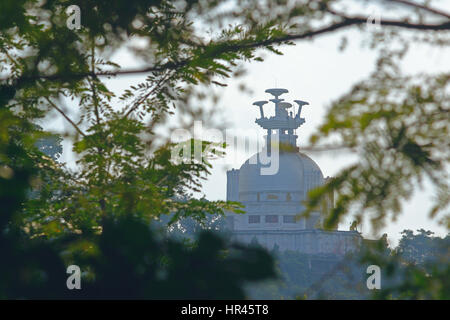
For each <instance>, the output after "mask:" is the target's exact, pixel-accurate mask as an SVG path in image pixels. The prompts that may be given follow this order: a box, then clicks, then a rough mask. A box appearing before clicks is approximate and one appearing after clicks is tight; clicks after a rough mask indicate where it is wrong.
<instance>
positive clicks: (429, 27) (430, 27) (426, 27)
mask: <svg viewBox="0 0 450 320" xmlns="http://www.w3.org/2000/svg"><path fill="white" fill-rule="evenodd" d="M328 10H329V11H330V12H331V13H333V14H334V15H337V16H340V17H342V18H343V20H342V21H341V22H336V23H334V24H331V25H329V26H327V27H323V28H320V29H317V30H313V31H308V32H305V33H301V34H291V35H286V36H283V37H278V38H273V39H268V40H265V41H259V42H246V41H243V42H242V43H239V44H235V45H228V46H224V48H223V50H221V51H220V52H236V51H239V50H242V49H252V48H253V49H254V48H260V47H264V46H268V45H273V44H283V43H286V42H289V41H294V40H302V39H310V38H313V37H315V36H319V35H322V34H326V33H329V32H333V31H337V30H341V29H345V28H348V27H351V26H355V25H362V24H366V23H367V18H366V17H360V16H355V17H347V16H345V15H341V14H339V13H336V12H334V11H331V9H328ZM380 25H382V26H390V27H399V28H405V29H411V30H422V31H444V30H450V22H443V23H439V24H420V23H419V24H417V23H409V22H405V21H398V20H380ZM207 57H208V58H213V57H214V56H212V55H208V56H207ZM190 62H191V59H185V60H181V61H178V62H167V63H165V64H162V65H158V66H150V67H146V68H141V69H128V70H118V71H103V72H85V73H72V74H64V75H62V74H54V75H33V76H28V77H23V78H22V79H21V80H22V81H26V80H36V79H46V80H64V79H69V78H72V79H73V78H80V79H81V78H84V77H88V76H91V77H101V76H118V75H133V74H140V73H149V72H162V71H166V70H176V69H178V68H181V67H184V66H186V65H188V64H189V63H190Z"/></svg>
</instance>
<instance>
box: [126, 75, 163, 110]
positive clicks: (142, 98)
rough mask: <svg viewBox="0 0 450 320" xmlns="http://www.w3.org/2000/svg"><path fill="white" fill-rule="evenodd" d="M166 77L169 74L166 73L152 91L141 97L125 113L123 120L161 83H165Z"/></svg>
mask: <svg viewBox="0 0 450 320" xmlns="http://www.w3.org/2000/svg"><path fill="white" fill-rule="evenodd" d="M168 75H169V73H166V74H165V75H164V76H163V77H162V78H161V79H160V80H159V81H158V83H156V84H155V86H154V88H153V89H152V90H150V91H149V92H148V93H147V94H145V95H144V96H143V97H141V98H140V99H139V100H138V101H136V102H135V103H134V104H133V105H132V106H131V108H130V110H128V111H127V113H125V116H124V118H126V117H128V116H129V115H130V114H131V113H132V112H133V111H134V110H136V108H138V107H139V105H140V104H141V103H143V102H144V101H145V100H146V99H147V98H148V97H149V96H150V95H152V94H153V93H154V92H155V91H156V89H158V88H159V87H160V86H161V85H162V84H163V83H164V81H166V80H167V79H168Z"/></svg>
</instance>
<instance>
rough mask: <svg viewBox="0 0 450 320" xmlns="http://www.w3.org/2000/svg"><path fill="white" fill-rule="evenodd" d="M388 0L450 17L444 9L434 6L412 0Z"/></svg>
mask: <svg viewBox="0 0 450 320" xmlns="http://www.w3.org/2000/svg"><path fill="white" fill-rule="evenodd" d="M388 1H391V2H396V3H398V4H403V5H406V6H410V7H414V8H417V9H421V10H424V11H428V12H430V13H433V14H436V15H439V16H442V17H446V18H448V19H450V14H448V13H446V12H444V11H440V10H437V9H434V8H430V7H427V6H424V5H421V4H419V3H414V2H411V1H407V0H388Z"/></svg>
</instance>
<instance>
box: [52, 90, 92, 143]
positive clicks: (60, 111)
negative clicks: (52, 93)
mask: <svg viewBox="0 0 450 320" xmlns="http://www.w3.org/2000/svg"><path fill="white" fill-rule="evenodd" d="M45 100H47V101H48V103H49V104H50V105H51V106H52V107H53V108H54V109H55V110H56V111H58V112H59V113H60V114H61V115H62V116H63V117H64V118H65V119H66V120H67V121H68V122H69V123H70V124H71V125H72V126H73V127H74V128H75V130H77V132H78V133H79V134H81V135H82V136H83V137H86V135H85V134H84V133H83V131H81V129H80V128H79V127H78V126H77V125H76V124H75V122H73V121H72V119H70V118H69V116H67V115H66V114H65V112H64V111H62V110H61V109H60V108H59V107H58V106H57V105H56V104H55V103H54V102H53V101H52V100H50V98H49V97H45Z"/></svg>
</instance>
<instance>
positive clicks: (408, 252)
mask: <svg viewBox="0 0 450 320" xmlns="http://www.w3.org/2000/svg"><path fill="white" fill-rule="evenodd" d="M402 235H403V236H402V238H401V239H400V241H399V244H398V245H397V247H395V248H392V249H391V248H389V247H388V243H387V237H386V235H384V236H383V237H381V239H379V240H364V242H363V246H362V247H361V250H360V251H357V252H353V253H349V254H347V255H346V256H345V257H342V256H336V255H312V254H303V253H299V252H294V251H284V252H280V251H278V250H277V249H274V250H272V251H271V254H272V255H273V256H274V258H275V264H276V272H277V278H276V279H271V280H266V281H264V282H262V283H257V284H252V285H249V287H248V290H249V296H250V297H251V298H252V299H339V300H342V299H345V300H346V299H358V300H365V299H371V298H373V299H442V300H448V299H449V297H450V291H449V288H450V286H449V283H448V279H449V262H450V249H449V248H450V243H449V241H450V235H447V236H446V237H445V238H440V237H435V236H433V232H431V231H425V230H423V229H421V230H418V232H417V234H414V232H413V231H411V230H404V231H403V232H402ZM254 246H255V244H253V247H254ZM373 264H375V265H378V266H379V267H380V268H381V290H369V289H368V288H367V286H366V280H367V278H368V277H369V274H367V273H366V270H367V267H368V266H369V265H373Z"/></svg>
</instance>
